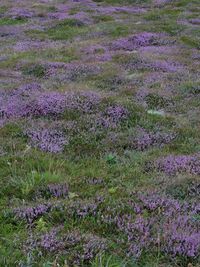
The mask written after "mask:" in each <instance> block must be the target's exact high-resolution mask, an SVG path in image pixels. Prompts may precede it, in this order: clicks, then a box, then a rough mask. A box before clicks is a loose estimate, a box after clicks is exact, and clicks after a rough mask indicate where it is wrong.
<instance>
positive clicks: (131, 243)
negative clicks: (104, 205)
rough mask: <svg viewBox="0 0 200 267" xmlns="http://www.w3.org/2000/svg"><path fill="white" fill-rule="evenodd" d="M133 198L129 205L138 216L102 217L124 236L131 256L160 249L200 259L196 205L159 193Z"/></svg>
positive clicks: (123, 241)
mask: <svg viewBox="0 0 200 267" xmlns="http://www.w3.org/2000/svg"><path fill="white" fill-rule="evenodd" d="M133 196H134V199H131V200H130V201H129V206H130V207H131V208H132V209H133V211H134V212H135V213H136V216H132V215H120V214H115V215H114V216H110V215H108V216H106V215H104V216H102V220H103V222H104V223H107V224H112V225H113V224H114V225H115V227H116V228H117V229H118V231H120V232H121V233H122V234H123V235H124V239H122V240H121V242H122V243H123V244H124V246H126V247H127V254H128V255H129V256H134V257H135V258H140V257H141V255H142V253H143V252H144V251H157V249H158V248H159V249H160V250H161V251H163V252H165V253H166V254H168V255H172V256H173V257H174V256H185V257H189V258H195V257H197V256H198V253H199V250H200V233H199V230H198V229H199V227H200V225H199V220H194V219H193V218H194V216H195V215H197V214H198V205H197V204H196V203H193V204H190V203H187V202H179V201H178V200H175V199H173V198H171V197H170V196H167V195H162V194H157V193H148V194H142V193H138V194H134V195H133ZM147 212H148V217H147V216H146V214H147ZM119 242H120V241H119Z"/></svg>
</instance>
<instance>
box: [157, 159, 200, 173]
mask: <svg viewBox="0 0 200 267" xmlns="http://www.w3.org/2000/svg"><path fill="white" fill-rule="evenodd" d="M156 165H157V168H158V170H160V171H163V172H165V173H166V174H168V175H175V174H176V173H179V172H180V173H181V172H187V173H189V174H194V175H199V173H200V170H199V167H200V164H199V156H198V155H194V156H191V155H180V156H175V155H169V156H167V157H165V158H162V159H159V160H158V161H157V163H156Z"/></svg>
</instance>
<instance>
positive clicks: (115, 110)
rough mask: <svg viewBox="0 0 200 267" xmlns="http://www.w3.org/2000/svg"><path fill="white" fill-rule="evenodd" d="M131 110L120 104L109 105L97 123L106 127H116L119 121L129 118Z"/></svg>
mask: <svg viewBox="0 0 200 267" xmlns="http://www.w3.org/2000/svg"><path fill="white" fill-rule="evenodd" d="M128 115H129V112H128V110H127V109H126V108H124V107H123V106H120V105H116V106H110V107H108V108H107V109H106V110H105V111H104V112H103V113H102V114H101V116H100V118H99V119H98V120H97V125H99V126H103V127H105V128H110V127H111V128H113V127H114V128H115V127H116V126H117V124H118V123H120V122H122V121H124V120H126V119H127V118H128Z"/></svg>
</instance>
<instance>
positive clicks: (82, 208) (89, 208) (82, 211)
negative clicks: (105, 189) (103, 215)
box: [69, 198, 103, 218]
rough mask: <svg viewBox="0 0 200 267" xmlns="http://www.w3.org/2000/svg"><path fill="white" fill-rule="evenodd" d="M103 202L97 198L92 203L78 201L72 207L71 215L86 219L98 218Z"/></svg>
mask: <svg viewBox="0 0 200 267" xmlns="http://www.w3.org/2000/svg"><path fill="white" fill-rule="evenodd" d="M102 202H103V199H102V198H96V199H95V200H94V201H92V202H89V201H85V202H84V201H77V202H74V203H72V205H70V211H69V213H70V214H71V215H73V216H75V217H78V218H85V217H86V216H96V215H97V212H98V210H99V207H100V205H101V203H102Z"/></svg>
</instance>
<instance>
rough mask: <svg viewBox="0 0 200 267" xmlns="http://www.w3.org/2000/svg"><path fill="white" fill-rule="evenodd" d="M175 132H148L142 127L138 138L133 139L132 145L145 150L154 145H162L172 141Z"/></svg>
mask: <svg viewBox="0 0 200 267" xmlns="http://www.w3.org/2000/svg"><path fill="white" fill-rule="evenodd" d="M175 137H176V136H175V134H171V133H169V134H168V133H162V132H159V131H157V132H155V133H153V132H147V131H145V130H144V129H140V131H139V134H138V135H137V137H136V138H133V140H131V141H130V142H131V144H132V145H131V146H132V147H133V148H135V149H137V150H140V151H143V150H146V149H148V148H150V147H153V146H158V147H162V146H164V145H165V144H168V143H170V142H171V141H172V140H173V139H174V138H175Z"/></svg>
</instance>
